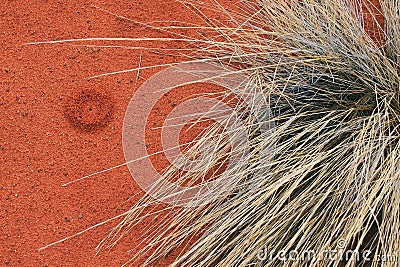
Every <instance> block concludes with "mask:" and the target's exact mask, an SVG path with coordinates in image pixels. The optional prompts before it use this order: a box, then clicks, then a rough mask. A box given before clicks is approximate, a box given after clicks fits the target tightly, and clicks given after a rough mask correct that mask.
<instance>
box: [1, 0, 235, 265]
mask: <svg viewBox="0 0 400 267" xmlns="http://www.w3.org/2000/svg"><path fill="white" fill-rule="evenodd" d="M225 2H226V3H230V4H231V5H232V3H233V2H234V1H225ZM92 5H95V6H98V7H101V8H104V9H106V10H108V11H110V12H113V13H115V14H118V15H119V16H124V17H127V18H130V19H132V20H135V21H141V22H151V21H172V20H173V21H175V20H178V21H189V22H201V21H200V20H199V19H196V17H195V15H193V13H192V12H191V11H190V10H189V9H187V8H186V7H184V6H183V5H180V4H177V3H176V2H174V1H172V0H152V1H122V0H112V1H111V0H103V1H101V0H92V1H78V0H75V1H72V0H66V1H47V0H34V1H26V0H13V1H11V0H2V1H1V3H0V36H1V38H0V39H1V44H0V51H1V52H0V114H1V117H0V120H1V121H0V122H1V123H0V155H1V156H0V177H1V180H0V227H1V228H0V229H1V232H0V266H119V265H121V264H123V263H124V262H126V261H127V260H128V259H130V257H131V256H132V253H130V252H129V250H131V249H133V253H134V252H135V251H137V248H135V247H136V246H137V244H138V243H139V242H140V241H141V240H140V234H141V232H140V230H141V229H140V227H137V228H135V229H134V231H131V232H130V233H129V234H128V235H127V236H126V237H125V238H123V239H122V240H121V241H120V242H119V244H118V245H117V246H116V247H114V248H113V249H112V250H110V251H103V252H102V253H101V254H100V255H99V256H95V251H94V248H95V247H96V245H97V244H98V242H99V241H101V239H102V238H103V237H105V236H106V235H107V233H109V231H110V230H111V228H112V227H113V226H115V224H116V223H117V222H118V220H116V221H113V222H111V223H107V224H105V225H103V226H101V227H98V228H95V229H93V230H90V231H88V232H86V233H84V234H82V235H80V236H77V237H74V238H73V239H70V240H67V241H65V242H63V243H61V244H57V245H55V246H53V247H50V248H47V249H45V250H43V251H40V252H39V251H38V249H39V248H40V247H43V246H45V245H47V244H49V243H52V242H54V241H57V240H60V239H62V238H64V237H67V236H70V235H73V234H75V233H77V232H79V231H82V230H84V229H86V228H88V227H90V226H92V225H94V224H96V223H99V222H102V221H104V220H106V219H108V218H111V217H113V216H116V215H118V214H120V213H122V212H124V211H126V210H127V209H128V208H129V207H130V206H131V205H132V204H133V203H134V202H135V201H136V200H137V199H138V198H139V197H140V196H141V195H140V194H139V195H138V196H136V197H134V198H132V199H130V198H131V196H133V195H134V194H137V193H140V192H141V189H140V188H139V187H138V185H137V184H136V183H135V181H134V180H133V179H132V176H131V175H130V173H129V171H128V168H127V167H126V166H124V167H121V168H118V169H115V170H112V171H109V172H107V173H102V174H99V175H96V176H94V177H90V178H88V179H86V180H83V181H79V182H76V183H73V184H70V185H68V186H66V187H63V186H62V185H63V184H65V183H67V182H70V181H72V180H75V179H77V178H80V177H83V176H85V175H88V174H91V173H94V172H97V171H101V170H103V169H107V168H110V167H112V166H115V165H119V164H121V163H124V155H123V150H122V144H121V143H122V140H121V132H122V123H123V117H124V112H125V109H126V107H127V105H128V103H129V101H130V99H131V97H132V95H133V93H134V92H135V90H136V89H137V88H138V86H140V85H141V84H142V83H143V82H144V81H145V80H146V79H148V78H149V77H150V76H151V75H153V74H154V73H156V72H157V71H159V70H160V68H158V69H149V70H142V71H141V72H140V76H139V79H138V80H136V77H137V72H130V73H123V74H116V75H109V76H104V77H100V78H95V79H87V78H88V77H92V76H95V75H100V74H103V73H108V72H114V71H119V70H123V69H132V68H136V67H138V65H139V61H140V60H139V58H140V55H141V58H142V60H141V66H151V65H158V64H164V63H170V62H176V61H179V60H181V59H179V58H177V57H174V56H169V55H165V53H168V52H164V53H161V54H160V53H154V51H149V50H144V49H141V50H127V49H116V48H103V47H90V46H85V45H81V46H74V45H73V44H72V43H69V44H40V45H39V44H37V45H25V44H26V43H28V42H39V41H44V40H59V39H73V38H92V37H132V38H137V37H143V36H147V37H157V36H164V35H162V34H161V33H160V32H158V31H155V30H149V29H148V28H146V27H143V26H141V25H139V24H135V23H133V22H130V21H128V20H125V19H121V18H117V17H116V16H114V15H111V14H109V13H107V12H104V11H102V10H100V9H98V8H95V7H94V6H92ZM216 16H217V15H216ZM75 44H76V43H75ZM80 44H94V45H100V44H103V45H104V44H105V43H101V42H100V43H99V42H96V43H90V42H84V43H80ZM106 44H115V43H106ZM119 44H121V43H119ZM129 44H130V45H137V46H139V45H143V44H139V43H136V44H132V43H123V44H122V45H129ZM146 45H147V46H157V47H163V48H173V47H182V44H180V43H177V42H166V43H160V42H153V43H146ZM155 143H157V142H155ZM148 145H149V147H150V148H149V149H150V150H151V149H154V148H152V147H151V145H152V140H149V144H148ZM167 262H168V261H167ZM162 265H163V264H160V266H162ZM165 265H166V264H165Z"/></svg>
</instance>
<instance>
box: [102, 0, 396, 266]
mask: <svg viewBox="0 0 400 267" xmlns="http://www.w3.org/2000/svg"><path fill="white" fill-rule="evenodd" d="M188 4H190V3H188ZM375 4H376V3H375ZM379 4H380V9H377V8H376V7H374V6H373V4H372V3H369V2H360V1H356V0H301V1H297V0H274V1H246V9H242V10H243V11H242V13H241V14H239V13H234V12H232V13H226V14H227V15H228V16H229V17H230V19H231V20H230V21H229V22H227V23H226V24H225V25H224V23H223V22H220V23H219V24H210V25H209V27H204V29H205V30H206V31H214V32H216V33H217V35H214V37H210V39H207V40H194V42H196V43H197V44H198V45H199V49H198V50H197V52H198V53H197V56H199V57H201V58H202V59H206V60H209V61H213V60H216V59H218V61H219V64H223V65H224V64H225V65H230V66H234V67H235V68H227V70H230V72H231V73H232V74H234V73H235V72H237V73H241V74H245V75H246V76H247V77H248V79H247V83H248V84H247V85H246V86H244V87H243V92H242V93H243V95H250V93H252V92H253V93H254V94H253V95H256V97H254V96H253V99H252V101H250V103H251V104H250V105H249V104H248V103H249V101H247V102H246V101H244V102H246V104H243V103H242V102H240V103H238V104H237V106H236V110H237V112H238V113H240V114H242V113H243V110H245V109H247V110H250V111H249V112H248V113H249V114H250V115H249V114H247V115H246V116H244V115H241V116H236V115H235V116H236V117H235V118H237V119H238V120H241V121H242V123H240V124H237V127H238V128H237V129H236V130H235V129H234V130H230V131H229V133H226V134H221V132H223V131H222V130H224V124H223V123H222V124H221V123H219V124H215V127H211V128H209V129H208V130H207V131H205V132H204V133H203V134H202V136H201V138H199V139H198V140H196V144H194V145H193V146H192V147H191V148H189V149H188V150H186V152H185V153H186V154H188V156H190V154H191V153H197V152H196V151H197V150H196V147H197V148H200V147H202V145H203V143H204V144H205V143H206V142H209V141H210V139H214V143H217V144H218V145H217V146H215V150H216V151H218V152H219V153H214V154H215V155H217V156H216V157H217V159H214V160H212V159H210V160H209V161H208V162H200V163H199V164H203V165H202V166H204V168H205V169H207V168H211V167H215V164H221V162H220V161H221V160H228V159H227V158H229V157H231V156H232V155H235V154H236V155H238V154H240V153H241V152H243V151H248V152H247V153H244V154H243V156H241V158H240V160H238V161H237V162H236V167H235V168H231V169H229V171H225V172H222V174H219V175H218V176H217V177H214V179H213V180H212V181H215V180H218V181H223V183H222V182H221V183H220V184H219V186H215V187H213V188H211V189H210V190H211V192H212V194H208V195H206V196H204V198H206V199H205V200H206V201H204V204H200V205H199V204H198V203H196V204H195V205H187V206H186V207H174V206H170V207H169V210H170V211H171V214H170V215H172V216H168V217H165V218H163V220H161V221H162V224H160V225H156V226H152V227H150V230H152V231H151V232H150V235H149V239H150V241H151V242H150V243H149V244H150V245H149V246H148V247H146V248H145V249H144V250H142V251H140V253H142V252H145V251H151V252H152V254H151V256H150V257H149V258H148V260H147V261H146V264H152V263H155V262H156V261H157V260H158V259H160V258H161V257H163V256H164V255H166V254H168V253H169V252H170V251H172V250H173V249H174V248H176V247H178V246H180V245H182V244H184V243H185V242H186V241H188V239H190V238H191V237H193V236H200V237H199V238H198V239H197V240H196V242H195V243H194V244H193V245H192V246H190V247H188V248H187V249H186V250H185V251H184V252H183V253H182V254H181V255H180V256H179V257H178V258H177V259H176V261H175V263H174V264H173V265H172V266H191V267H192V266H309V265H314V266H328V265H329V264H331V265H332V266H339V265H340V264H343V265H345V264H347V266H356V265H359V266H368V265H371V266H396V264H398V262H399V259H398V258H391V260H387V261H380V262H379V261H376V260H375V259H374V258H375V257H378V256H382V255H386V256H393V257H394V256H397V257H398V256H399V255H400V247H399V245H400V244H399V240H400V230H399V227H400V221H399V220H400V212H399V209H400V144H399V137H400V136H399V134H400V132H399V126H400V118H399V114H400V113H399V112H400V105H399V93H400V77H399V65H398V64H399V54H400V39H399V36H400V24H399V23H400V12H399V10H400V1H397V0H382V1H380V3H379ZM376 10H381V11H382V15H383V18H384V19H385V26H384V28H380V24H379V23H378V21H375V18H376V16H375V15H374V14H373V12H376ZM221 11H224V12H227V11H225V10H222V9H221ZM365 13H371V14H369V15H368V16H366V15H365ZM366 17H368V18H369V22H368V23H369V24H368V25H374V27H375V28H374V32H375V37H373V36H371V35H370V34H369V33H370V31H369V30H367V29H366V27H365V25H366V22H364V19H365V18H366ZM376 36H378V38H376ZM378 39H379V40H378ZM191 41H193V39H191ZM246 90H247V91H246ZM260 100H262V101H260ZM266 103H267V105H268V106H269V110H263V108H260V109H258V107H257V105H260V106H261V105H265V104H266ZM255 112H259V113H260V112H261V113H263V112H264V114H267V116H261V119H260V117H259V116H258V117H257V115H254V114H253V113H255ZM253 115H254V116H253ZM264 124H268V125H270V126H271V125H272V126H273V127H268V130H267V131H263V130H262V126H261V125H264ZM243 130H244V131H246V133H247V135H248V136H249V137H250V138H249V139H248V141H246V142H241V143H240V144H239V146H232V140H236V139H237V136H238V135H239V133H240V132H242V131H243ZM235 136H236V137H235ZM235 138H236V139H235ZM233 148H234V149H233ZM221 151H222V152H223V153H221ZM206 160H207V158H206V159H204V161H206ZM221 168H222V167H221ZM204 173H205V172H198V173H193V172H187V173H183V174H182V173H178V172H177V171H175V170H174V169H169V170H167V171H166V172H165V174H164V177H163V179H162V180H165V179H168V178H170V177H175V181H176V177H179V179H178V181H177V182H176V183H181V184H185V185H190V184H191V181H192V182H193V181H197V183H198V181H202V182H201V183H202V185H206V184H211V182H212V181H210V179H202V178H205V177H204ZM162 180H160V184H161V183H162ZM193 183H194V182H193ZM221 184H223V186H221ZM197 185H198V184H197ZM153 190H154V191H155V192H157V190H159V191H160V190H164V191H162V192H161V191H160V192H157V193H159V195H160V196H163V197H165V196H166V195H167V194H168V190H167V191H165V190H166V188H165V187H164V186H163V187H161V186H157V185H155V187H154V189H153ZM155 202H156V201H152V200H150V199H149V198H146V199H143V201H142V202H141V203H140V205H139V204H138V205H137V206H135V207H133V208H132V212H131V214H130V215H128V217H127V218H126V219H125V220H124V221H123V222H122V223H121V224H120V225H119V227H117V228H116V229H115V232H114V233H113V235H112V236H111V237H110V239H111V241H115V240H117V239H118V237H119V234H121V233H124V231H125V230H127V229H129V228H131V227H132V226H133V225H134V224H135V223H137V221H138V218H140V215H141V214H142V215H143V213H141V212H143V211H144V210H143V209H141V208H140V207H143V206H142V205H141V204H144V205H145V206H147V205H152V204H154V203H155ZM146 211H147V209H146ZM108 241H110V240H108ZM344 241H345V242H344ZM343 242H344V243H343ZM103 245H104V243H103ZM335 249H338V252H337V254H336V256H335V257H336V259H343V260H342V261H340V260H335V261H332V262H331V263H329V262H328V261H327V260H329V258H328V257H327V256H326V254H324V251H333V250H335ZM350 249H351V250H359V251H360V257H359V259H358V260H357V259H356V258H355V257H347V259H346V251H347V250H350ZM366 250H370V251H371V254H368V255H367V257H366V258H363V257H362V255H361V252H362V251H366ZM273 251H275V254H273ZM278 251H285V252H290V251H292V252H293V251H295V252H297V255H302V253H303V252H306V251H314V252H316V255H317V256H316V257H314V258H311V259H303V258H301V257H300V258H299V259H297V260H292V261H290V260H289V261H286V262H285V261H283V260H282V258H283V257H282V255H280V257H279V255H278V254H277V252H278ZM268 252H271V253H272V254H268ZM140 253H138V255H140ZM264 254H267V257H264V256H265V255H264ZM295 256H296V255H294V254H292V255H291V257H292V259H293V257H295ZM286 258H287V259H288V258H289V257H288V255H286ZM312 260H314V261H312ZM134 261H135V259H133V260H132V262H134Z"/></svg>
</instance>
